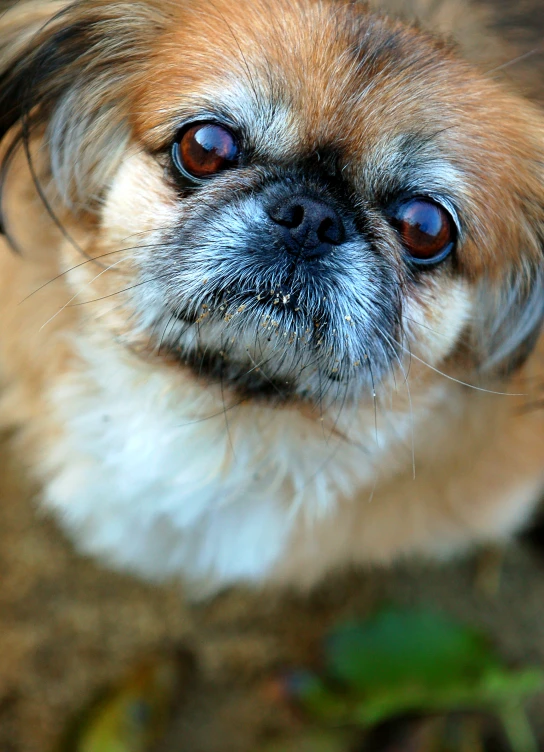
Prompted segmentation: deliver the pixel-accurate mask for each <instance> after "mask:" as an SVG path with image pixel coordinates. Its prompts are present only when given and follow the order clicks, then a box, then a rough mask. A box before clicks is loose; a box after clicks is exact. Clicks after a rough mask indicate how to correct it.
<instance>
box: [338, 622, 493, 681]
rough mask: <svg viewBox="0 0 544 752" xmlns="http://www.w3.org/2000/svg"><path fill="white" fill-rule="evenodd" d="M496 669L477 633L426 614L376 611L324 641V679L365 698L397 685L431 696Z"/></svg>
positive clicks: (348, 624) (491, 656) (340, 627)
mask: <svg viewBox="0 0 544 752" xmlns="http://www.w3.org/2000/svg"><path fill="white" fill-rule="evenodd" d="M499 665H500V663H499V661H498V659H497V657H496V656H495V653H494V651H493V650H492V649H491V648H490V646H489V644H488V642H487V641H486V640H485V639H484V638H483V637H482V636H481V635H480V634H479V633H477V632H475V631H474V630H472V629H469V628H467V627H464V626H460V625H459V624H457V623H456V622H454V621H452V620H450V619H448V618H447V617H445V616H443V615H441V614H438V613H434V612H432V611H427V610H419V611H418V610H412V611H408V610H400V609H389V610H387V611H382V612H380V613H378V614H376V615H375V616H373V617H371V618H370V619H368V620H367V621H365V622H351V623H347V624H344V625H341V626H339V627H338V628H336V629H335V630H334V631H333V632H332V633H331V634H330V635H329V637H328V638H327V640H326V642H325V673H326V675H327V676H329V677H331V678H332V679H335V680H336V681H339V682H342V683H343V684H345V685H346V687H347V688H349V689H351V690H356V691H357V692H364V693H365V694H367V693H368V694H370V695H371V694H373V693H375V692H377V691H380V690H383V689H388V690H390V689H391V688H392V687H394V686H398V685H401V684H402V685H407V684H410V685H414V684H415V685H417V686H418V687H420V688H425V687H426V688H428V689H429V690H433V691H436V690H437V689H439V688H441V687H444V686H451V685H452V684H458V683H459V682H462V683H466V682H471V681H475V680H478V679H479V678H480V677H481V676H482V674H485V673H487V672H488V671H489V670H491V669H492V668H497V667H498V666H499Z"/></svg>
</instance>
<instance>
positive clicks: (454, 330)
mask: <svg viewBox="0 0 544 752" xmlns="http://www.w3.org/2000/svg"><path fill="white" fill-rule="evenodd" d="M473 315H474V292H473V290H472V288H471V287H470V285H469V284H468V283H467V282H466V281H465V280H463V279H451V278H448V279H446V280H444V279H436V280H433V279H432V278H430V277H429V279H427V280H425V281H424V282H423V283H421V284H418V286H417V288H415V289H414V290H412V291H411V294H408V295H407V297H406V299H405V301H404V310H403V318H404V331H405V332H406V334H407V340H408V342H407V346H409V349H410V352H411V354H412V355H413V356H415V358H419V359H421V361H425V363H428V364H430V365H432V366H435V367H436V366H437V365H438V364H440V363H441V362H442V361H443V360H445V359H446V358H447V357H448V356H449V355H450V354H451V353H452V352H453V351H454V350H455V349H456V347H457V346H458V344H459V342H460V340H461V338H462V334H463V332H464V330H465V329H466V326H467V324H468V323H469V322H470V320H471V319H472V317H473ZM417 362H419V361H417ZM417 362H416V364H415V365H416V368H417V369H418V370H419V367H418V366H417ZM420 365H423V364H422V363H420Z"/></svg>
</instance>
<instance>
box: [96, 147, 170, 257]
mask: <svg viewBox="0 0 544 752" xmlns="http://www.w3.org/2000/svg"><path fill="white" fill-rule="evenodd" d="M179 219H180V201H179V199H178V197H177V195H176V192H175V191H174V190H173V189H172V188H171V187H170V186H169V185H168V184H167V181H166V180H165V178H164V170H163V168H162V167H161V166H160V165H159V164H158V163H157V161H156V160H155V159H153V158H152V157H151V156H149V155H147V154H143V153H141V152H137V151H136V150H135V151H134V153H132V154H129V155H128V156H127V157H126V159H125V160H124V161H123V162H122V164H121V165H120V167H119V170H118V171H117V174H116V176H115V178H114V180H113V181H112V184H111V186H110V188H109V190H108V192H107V194H106V198H105V201H104V209H103V213H102V221H101V226H102V233H103V235H105V236H107V238H108V239H109V242H110V243H112V244H123V243H124V244H125V245H130V246H135V245H137V244H138V242H139V240H140V239H142V240H141V243H142V244H143V243H145V240H144V239H143V238H145V235H146V234H148V233H164V232H168V230H169V229H171V228H173V227H175V226H176V224H177V223H178V222H179Z"/></svg>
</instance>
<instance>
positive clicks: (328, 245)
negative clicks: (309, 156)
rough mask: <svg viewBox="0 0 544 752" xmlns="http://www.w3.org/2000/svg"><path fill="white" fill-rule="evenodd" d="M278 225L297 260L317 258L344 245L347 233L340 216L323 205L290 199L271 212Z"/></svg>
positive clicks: (299, 199)
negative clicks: (298, 258)
mask: <svg viewBox="0 0 544 752" xmlns="http://www.w3.org/2000/svg"><path fill="white" fill-rule="evenodd" d="M268 215H269V216H270V218H271V219H273V220H274V222H275V223H276V224H277V225H279V227H278V229H279V230H280V231H281V233H282V237H283V240H284V242H285V245H286V246H287V249H288V250H289V251H290V252H291V253H294V254H296V255H298V256H303V257H305V258H316V257H318V256H323V255H325V254H326V253H330V251H331V250H332V248H333V247H334V246H336V245H340V243H342V242H343V241H344V238H345V235H346V231H345V229H344V225H343V223H342V220H341V219H340V216H339V215H338V213H337V212H336V211H335V210H334V209H333V208H332V206H329V204H327V203H325V202H324V201H317V200H315V199H313V198H307V197H306V196H290V197H289V198H287V199H284V200H283V201H280V202H277V203H275V204H274V205H273V206H272V207H271V208H269V209H268Z"/></svg>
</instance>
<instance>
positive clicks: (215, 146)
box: [172, 123, 240, 180]
mask: <svg viewBox="0 0 544 752" xmlns="http://www.w3.org/2000/svg"><path fill="white" fill-rule="evenodd" d="M239 154H240V149H239V147H238V143H237V141H236V138H235V137H234V135H233V134H232V133H231V132H230V131H229V130H228V129H227V128H225V127H223V126H222V125H217V124H215V123H197V124H196V125H192V126H190V127H189V128H186V129H185V130H184V131H182V133H181V134H180V137H179V138H178V139H177V140H176V142H175V143H174V146H173V149H172V157H173V160H174V164H175V165H176V167H177V169H178V170H179V171H180V172H181V173H183V174H184V175H185V176H186V177H189V178H196V179H197V180H201V179H202V178H209V177H211V176H212V175H215V174H216V173H218V172H220V171H221V170H225V169H227V168H228V167H232V166H233V165H235V164H236V162H237V160H238V157H239Z"/></svg>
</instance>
